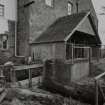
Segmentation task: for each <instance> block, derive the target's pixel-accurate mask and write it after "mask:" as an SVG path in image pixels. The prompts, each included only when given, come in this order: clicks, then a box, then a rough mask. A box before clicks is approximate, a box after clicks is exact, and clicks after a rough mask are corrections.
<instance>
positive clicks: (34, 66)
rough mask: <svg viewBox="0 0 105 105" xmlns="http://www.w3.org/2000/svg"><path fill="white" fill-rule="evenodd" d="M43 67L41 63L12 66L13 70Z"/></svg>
mask: <svg viewBox="0 0 105 105" xmlns="http://www.w3.org/2000/svg"><path fill="white" fill-rule="evenodd" d="M39 67H43V64H34V65H21V66H14V70H15V71H21V70H25V69H32V68H39Z"/></svg>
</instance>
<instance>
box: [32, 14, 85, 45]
mask: <svg viewBox="0 0 105 105" xmlns="http://www.w3.org/2000/svg"><path fill="white" fill-rule="evenodd" d="M85 15H86V13H78V14H72V15H68V16H64V17H61V18H59V19H57V20H56V21H55V22H54V23H53V24H52V25H51V26H49V27H48V28H47V30H46V31H44V32H43V33H42V34H41V35H40V36H39V37H38V38H37V39H36V40H35V41H33V43H43V42H59V41H64V39H65V38H66V37H67V36H68V35H69V34H70V33H71V32H72V31H73V29H74V28H75V27H76V26H77V25H78V24H79V23H80V21H81V20H82V19H83V18H84V17H85Z"/></svg>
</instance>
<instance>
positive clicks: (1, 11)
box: [0, 4, 4, 16]
mask: <svg viewBox="0 0 105 105" xmlns="http://www.w3.org/2000/svg"><path fill="white" fill-rule="evenodd" d="M0 16H4V5H1V4H0Z"/></svg>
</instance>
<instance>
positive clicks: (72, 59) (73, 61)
mask: <svg viewBox="0 0 105 105" xmlns="http://www.w3.org/2000/svg"><path fill="white" fill-rule="evenodd" d="M71 60H72V64H73V62H74V46H73V44H72V59H71Z"/></svg>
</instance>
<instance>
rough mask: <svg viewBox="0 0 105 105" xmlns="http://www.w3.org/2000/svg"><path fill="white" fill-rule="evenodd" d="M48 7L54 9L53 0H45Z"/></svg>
mask: <svg viewBox="0 0 105 105" xmlns="http://www.w3.org/2000/svg"><path fill="white" fill-rule="evenodd" d="M45 3H46V5H47V6H50V7H53V0H45Z"/></svg>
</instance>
